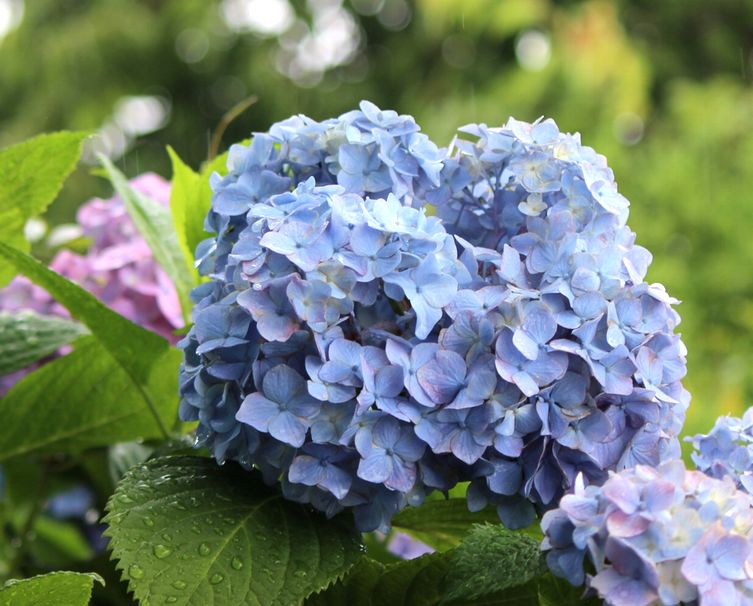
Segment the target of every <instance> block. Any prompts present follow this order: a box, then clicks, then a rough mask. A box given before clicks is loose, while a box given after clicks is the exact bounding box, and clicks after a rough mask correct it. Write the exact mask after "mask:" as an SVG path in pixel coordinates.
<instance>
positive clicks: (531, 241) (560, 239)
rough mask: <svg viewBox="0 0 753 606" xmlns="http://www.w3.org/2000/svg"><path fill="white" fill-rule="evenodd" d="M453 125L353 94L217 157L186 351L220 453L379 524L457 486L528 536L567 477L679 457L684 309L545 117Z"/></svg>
mask: <svg viewBox="0 0 753 606" xmlns="http://www.w3.org/2000/svg"><path fill="white" fill-rule="evenodd" d="M465 131H466V132H470V133H471V134H474V135H476V137H477V138H478V141H477V142H476V143H471V142H468V141H461V140H458V141H456V143H455V151H454V152H448V151H447V150H440V149H438V148H437V147H436V146H435V145H434V144H433V143H431V141H429V139H428V138H426V136H425V135H423V134H421V133H420V132H419V130H418V126H417V125H416V123H415V122H414V121H413V119H412V118H410V117H407V116H400V115H398V114H396V113H395V112H393V111H381V110H379V109H378V108H377V107H375V106H374V105H372V104H370V103H368V102H363V103H362V104H361V106H360V110H356V111H352V112H349V113H346V114H344V115H342V116H340V117H339V118H337V119H333V120H327V121H324V122H315V121H313V120H310V119H308V118H305V117H294V118H291V119H289V120H286V121H284V122H281V123H279V124H275V125H274V126H273V127H272V128H271V129H270V131H269V132H268V133H257V134H255V136H254V138H253V141H252V142H251V144H250V145H249V146H233V147H232V148H231V150H230V154H229V159H228V168H229V174H228V175H227V176H226V177H219V176H218V175H215V176H213V178H212V181H211V184H212V187H213V192H214V195H213V199H212V209H211V210H210V212H209V215H208V216H207V219H206V225H205V226H206V229H207V230H208V231H211V232H214V233H216V234H217V235H216V237H214V238H211V239H209V240H207V241H205V242H203V243H201V244H200V245H199V247H198V248H197V251H196V256H197V263H198V266H199V269H200V271H201V273H202V274H204V275H206V276H209V277H210V278H211V281H209V282H207V283H205V284H203V285H201V286H200V287H199V288H197V289H196V290H195V292H194V293H193V298H194V302H195V308H194V322H195V324H194V326H193V328H192V329H191V331H190V332H189V334H188V335H187V337H186V338H185V339H184V340H183V341H181V343H180V345H181V347H182V348H183V349H184V351H185V356H184V363H183V365H182V367H181V373H180V390H181V407H180V414H181V418H183V419H184V420H186V421H193V420H198V421H199V427H198V430H197V438H198V443H199V444H202V445H205V446H206V447H208V448H209V449H210V451H211V452H212V453H213V455H214V456H215V458H216V459H217V460H218V461H224V460H226V459H232V460H236V461H238V462H240V463H241V464H242V465H244V466H246V467H252V466H254V467H257V468H259V469H260V470H261V471H262V472H263V473H264V474H265V476H266V478H267V480H268V481H270V482H275V481H278V480H279V481H281V482H282V488H283V491H284V493H285V494H286V496H288V497H289V498H291V499H294V500H297V501H300V502H305V503H311V504H312V505H313V506H315V507H317V508H318V509H321V510H323V511H325V512H327V513H328V514H334V513H336V512H337V511H340V510H341V509H343V508H346V507H348V508H352V510H353V512H354V514H355V517H356V522H357V524H358V526H359V528H360V529H362V530H372V529H375V528H380V529H383V530H384V529H386V528H387V527H388V526H389V522H390V519H391V517H392V515H393V514H394V513H395V512H396V511H397V510H398V509H400V508H401V507H403V506H405V505H406V504H408V503H411V504H417V503H420V502H421V501H422V500H423V499H424V497H425V496H426V495H427V494H428V493H430V492H431V491H433V490H440V491H446V490H448V489H449V488H451V487H452V486H453V485H454V484H456V483H457V482H458V481H468V480H472V485H471V488H470V489H469V492H468V498H469V506H470V507H471V508H474V509H475V508H480V507H484V506H485V505H487V504H488V503H492V504H494V505H495V506H496V507H497V511H498V512H499V514H500V517H501V518H502V520H503V521H504V522H505V523H506V524H508V525H509V526H511V527H521V526H525V525H527V524H530V523H531V521H532V520H533V517H534V515H535V510H534V506H538V507H541V508H546V507H549V506H551V504H553V503H554V502H555V501H556V499H557V498H558V497H559V496H560V495H561V494H562V493H563V491H564V490H565V489H567V488H568V487H569V486H570V485H571V484H572V483H573V482H574V479H575V476H576V474H577V473H578V472H583V473H585V474H586V477H587V478H588V480H589V481H591V482H600V481H603V480H604V479H605V478H606V470H607V469H611V468H617V467H624V466H628V465H632V464H633V463H636V462H641V463H658V462H659V461H660V460H661V459H662V458H663V457H665V456H670V455H673V454H676V453H677V452H678V443H677V439H676V435H677V433H678V432H679V428H680V426H681V424H682V420H683V417H684V411H685V407H686V406H687V403H688V396H687V394H686V392H685V391H684V390H683V389H682V386H681V385H680V379H681V378H682V376H683V375H684V371H685V361H684V355H685V351H684V348H683V346H682V343H681V342H680V340H679V338H678V337H677V336H676V335H674V334H673V331H674V328H675V326H676V324H677V322H678V321H679V319H678V317H677V315H676V313H675V312H674V311H673V310H672V308H671V304H672V303H673V302H674V300H673V299H671V298H670V297H668V296H667V294H666V293H665V292H664V290H663V288H662V287H661V286H659V285H648V284H646V283H645V282H644V281H643V277H644V275H645V272H646V269H647V267H648V264H649V262H650V255H649V254H648V253H647V252H646V251H645V250H644V249H642V248H640V247H637V246H634V244H633V241H634V234H633V233H632V232H630V230H629V229H628V228H627V227H626V226H625V220H626V216H627V202H626V201H625V200H624V198H622V197H621V196H620V195H619V194H618V193H617V191H616V187H615V185H614V181H613V179H612V175H611V172H610V171H609V169H608V168H607V167H606V164H605V162H604V159H603V158H602V157H601V156H597V155H596V154H595V153H594V152H593V151H592V150H590V149H589V148H585V147H582V146H580V143H579V141H578V139H577V138H576V137H573V136H570V135H563V134H560V133H559V131H558V130H557V128H556V126H554V123H553V122H551V121H546V122H541V123H537V124H535V125H528V124H524V123H520V122H515V121H512V120H511V121H510V122H509V123H508V125H507V126H506V127H504V128H501V129H489V128H487V127H485V126H475V127H469V128H466V129H465Z"/></svg>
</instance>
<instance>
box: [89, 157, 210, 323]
mask: <svg viewBox="0 0 753 606" xmlns="http://www.w3.org/2000/svg"><path fill="white" fill-rule="evenodd" d="M99 159H100V161H101V162H102V165H103V166H104V167H105V170H106V171H107V174H108V175H109V177H110V182H111V183H112V185H113V187H114V188H115V191H116V192H117V193H118V195H119V196H120V197H121V198H122V200H123V204H124V205H125V207H126V210H127V211H128V214H129V215H130V216H131V219H133V222H134V224H135V225H136V228H137V229H138V230H139V233H141V235H142V236H143V238H144V240H145V241H146V243H147V244H148V245H149V248H150V249H151V250H152V254H153V255H154V258H155V259H156V261H157V263H159V264H160V266H161V267H162V269H164V270H165V273H166V274H167V275H168V276H169V278H170V279H171V280H172V282H173V284H174V285H175V289H176V291H177V292H178V298H179V299H180V305H181V309H182V310H183V316H184V317H185V318H188V317H189V316H190V313H191V299H190V298H189V293H190V292H191V289H192V288H193V287H194V286H195V285H196V284H197V282H198V274H197V273H196V271H195V270H194V269H193V266H192V264H191V263H190V262H188V260H187V259H186V257H185V256H184V249H183V248H182V247H181V244H180V240H179V236H178V234H177V233H176V230H175V227H174V226H173V219H172V217H171V216H170V212H169V211H168V210H167V209H166V208H164V207H163V206H162V205H161V204H159V202H156V201H154V200H152V199H151V198H148V197H146V196H144V195H142V194H140V193H139V192H137V191H136V190H135V189H133V188H132V187H131V186H130V185H129V183H128V179H126V177H125V175H124V174H123V173H121V172H120V171H119V170H118V169H117V168H115V166H114V165H113V163H112V162H110V160H109V159H108V158H107V157H106V156H103V155H101V154H100V156H99ZM202 220H203V218H202Z"/></svg>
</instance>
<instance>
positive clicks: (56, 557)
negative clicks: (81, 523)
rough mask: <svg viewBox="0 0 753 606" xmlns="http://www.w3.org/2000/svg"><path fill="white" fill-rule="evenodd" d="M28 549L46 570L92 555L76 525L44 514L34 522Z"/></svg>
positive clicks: (80, 560) (83, 559) (81, 560)
mask: <svg viewBox="0 0 753 606" xmlns="http://www.w3.org/2000/svg"><path fill="white" fill-rule="evenodd" d="M29 551H30V553H31V555H32V556H33V557H34V559H35V560H36V561H37V562H38V563H40V564H41V565H43V566H44V567H45V568H46V569H48V570H49V569H50V568H58V567H61V566H66V567H67V566H70V565H71V564H72V563H73V562H85V561H86V560H89V559H91V558H93V557H94V550H93V549H92V547H91V545H89V542H88V541H87V540H86V537H85V536H84V534H83V533H82V531H81V529H80V528H79V527H78V526H76V525H75V524H73V523H71V522H62V521H60V520H55V519H53V518H51V517H49V516H44V515H43V516H39V517H38V518H37V519H36V521H35V523H34V539H33V540H32V541H29Z"/></svg>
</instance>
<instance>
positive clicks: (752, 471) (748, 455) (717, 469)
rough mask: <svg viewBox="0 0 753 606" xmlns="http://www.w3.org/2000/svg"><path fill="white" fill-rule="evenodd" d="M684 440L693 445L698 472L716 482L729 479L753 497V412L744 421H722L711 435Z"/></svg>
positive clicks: (728, 417) (724, 418) (747, 412)
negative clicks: (720, 479)
mask: <svg viewBox="0 0 753 606" xmlns="http://www.w3.org/2000/svg"><path fill="white" fill-rule="evenodd" d="M685 439H686V440H687V441H688V442H691V443H692V444H693V447H694V451H693V452H692V453H691V457H692V459H693V462H694V463H695V464H696V467H697V468H698V469H699V470H701V471H702V472H704V473H705V474H707V475H709V476H711V477H713V478H724V477H726V476H729V477H731V478H732V479H733V480H734V481H735V482H736V483H737V486H738V488H742V489H744V490H747V491H748V492H749V493H751V494H753V408H749V409H748V410H746V411H745V414H744V415H743V417H742V419H739V418H736V417H731V416H726V417H719V418H718V419H717V420H716V423H715V424H714V427H713V428H712V429H711V431H710V432H709V434H708V435H703V434H699V435H697V436H693V437H690V438H685Z"/></svg>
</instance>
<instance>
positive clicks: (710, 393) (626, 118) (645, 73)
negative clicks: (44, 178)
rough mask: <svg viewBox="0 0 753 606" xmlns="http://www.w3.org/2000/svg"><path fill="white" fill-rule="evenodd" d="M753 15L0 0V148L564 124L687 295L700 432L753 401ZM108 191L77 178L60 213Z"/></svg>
mask: <svg viewBox="0 0 753 606" xmlns="http://www.w3.org/2000/svg"><path fill="white" fill-rule="evenodd" d="M752 49H753V2H751V1H745V0H715V1H714V2H708V1H707V0H664V1H663V2H656V1H654V0H635V1H628V0H598V1H574V0H573V1H554V0H463V1H462V2H461V1H455V0H415V1H410V2H409V1H407V0H350V1H347V2H345V1H341V0H306V1H303V0H139V1H136V0H33V1H32V0H27V1H24V0H0V146H4V145H7V144H11V143H14V142H17V141H20V140H22V139H24V138H27V137H29V136H31V135H34V134H36V133H39V132H41V131H49V130H58V129H81V130H89V131H92V132H96V133H98V137H97V138H96V139H94V140H93V142H92V143H91V144H90V148H89V149H88V150H87V152H86V157H87V158H88V161H89V162H90V163H91V164H92V166H93V158H94V153H95V152H96V151H100V152H104V153H106V154H107V155H109V156H110V157H111V158H113V159H114V160H117V163H118V164H119V166H120V167H121V168H122V169H123V170H125V172H127V173H128V174H129V175H135V174H137V173H139V172H142V171H144V170H147V169H149V170H155V171H157V172H158V173H160V174H162V175H163V176H166V177H169V176H170V175H169V173H170V169H169V160H168V157H167V154H166V152H165V146H166V145H167V144H168V143H169V144H170V145H172V146H173V147H174V148H175V149H176V151H177V152H178V153H179V155H181V156H182V157H183V158H184V159H185V160H186V161H188V162H189V163H190V164H191V165H192V166H194V167H197V166H198V165H199V164H200V163H201V162H202V161H203V160H204V159H205V158H206V156H207V150H208V146H209V139H210V136H211V133H212V131H213V130H214V129H215V128H216V126H217V124H218V123H219V121H220V120H221V117H222V116H223V114H225V113H226V112H228V110H229V109H230V108H232V107H233V106H234V105H235V104H237V103H238V102H239V101H241V100H243V99H244V98H246V97H247V96H249V95H251V94H255V95H257V96H258V98H259V101H258V103H257V104H256V105H254V106H253V107H251V108H250V109H249V110H248V111H246V112H245V113H243V114H242V115H241V116H240V117H239V118H238V119H237V120H235V121H234V122H233V123H232V124H231V125H230V127H229V128H228V130H227V132H226V133H225V136H224V138H223V145H224V146H227V145H229V144H230V143H232V142H233V141H236V140H240V139H243V138H246V137H248V136H249V134H250V133H251V132H252V131H253V130H266V129H267V128H268V127H269V125H270V124H271V123H272V122H273V121H276V120H280V119H283V118H285V117H287V116H289V115H290V114H293V113H306V114H308V115H310V116H312V117H314V118H317V119H322V118H326V117H330V116H335V115H337V114H339V113H341V112H343V111H346V110H348V109H351V108H353V107H354V106H355V105H356V104H357V103H358V101H359V100H360V99H363V98H368V99H371V100H373V101H374V102H375V103H377V104H378V105H380V106H383V107H391V108H395V109H397V110H399V111H400V112H402V113H411V114H413V115H415V117H416V119H417V120H418V122H419V123H420V124H421V125H422V126H423V128H424V130H425V131H426V132H427V133H428V134H429V135H430V136H431V137H432V138H433V139H434V140H435V141H436V142H437V143H438V144H440V145H444V144H446V143H448V142H449V141H450V139H451V137H452V135H453V130H454V128H455V127H456V126H459V125H462V124H465V123H468V122H486V123H488V124H490V125H499V124H501V123H503V122H504V121H505V120H506V119H507V117H508V116H510V115H512V116H515V117H517V118H519V119H525V120H534V119H536V118H537V117H539V116H541V115H546V116H551V117H554V118H555V119H556V121H557V122H558V124H559V125H560V127H561V128H562V129H563V130H567V131H579V132H581V133H582V135H583V140H584V142H585V143H586V144H587V145H590V146H592V147H594V148H596V149H597V150H598V151H599V152H601V153H603V154H605V155H606V156H607V157H608V158H609V161H610V164H611V166H612V167H613V168H614V171H615V173H616V175H617V180H618V183H619V184H620V187H621V190H622V192H623V193H624V194H625V195H626V196H627V197H628V198H629V199H630V200H631V201H632V213H631V219H630V224H631V227H632V228H633V229H634V230H635V231H636V232H637V233H638V241H639V243H640V244H642V245H644V246H646V247H647V248H648V249H649V250H651V251H652V252H653V254H654V264H653V266H652V268H651V271H650V274H649V278H650V280H651V281H661V282H663V283H665V284H666V286H667V288H668V290H669V292H670V293H672V294H673V295H674V296H675V297H677V298H680V299H682V301H683V303H682V305H681V306H680V307H679V311H680V313H681V315H682V317H683V323H682V325H681V329H682V332H683V337H684V339H685V342H686V344H687V346H688V349H689V352H690V353H689V376H688V379H687V382H686V385H687V387H688V388H689V389H690V390H691V392H692V393H693V396H694V398H693V403H692V405H691V409H690V418H689V422H688V425H687V428H686V432H687V433H695V432H696V431H700V430H704V431H705V430H707V429H709V428H710V426H711V424H712V422H713V419H714V418H715V417H716V416H717V415H718V414H721V413H725V412H730V411H732V412H741V411H742V410H743V408H744V407H745V405H746V404H753V199H752V198H753V193H752V192H753V128H752V127H753V88H751V74H752V73H753V54H752ZM107 193H109V192H108V186H107V185H106V184H105V182H104V181H103V180H101V179H98V178H96V177H94V176H92V174H91V166H90V167H87V166H86V165H84V166H82V167H81V168H80V169H79V170H78V172H77V173H76V175H75V176H74V178H73V179H71V180H70V181H69V183H68V184H67V185H66V187H65V189H64V191H63V192H62V194H61V196H60V198H59V199H58V201H57V202H56V203H55V204H54V205H53V206H52V207H51V208H50V210H49V212H48V215H47V216H46V217H45V219H46V221H47V222H48V224H49V225H60V224H65V223H67V222H70V221H72V220H73V218H74V215H75V210H76V208H77V206H78V205H79V204H80V203H82V202H84V201H85V200H87V199H88V198H90V197H91V196H92V195H103V194H107Z"/></svg>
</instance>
